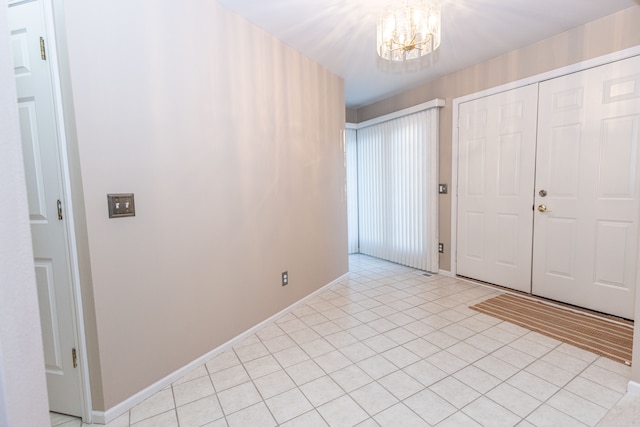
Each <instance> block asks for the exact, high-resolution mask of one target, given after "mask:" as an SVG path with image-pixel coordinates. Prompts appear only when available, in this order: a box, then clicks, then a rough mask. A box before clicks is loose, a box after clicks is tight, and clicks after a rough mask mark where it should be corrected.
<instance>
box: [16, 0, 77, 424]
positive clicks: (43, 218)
mask: <svg viewBox="0 0 640 427" xmlns="http://www.w3.org/2000/svg"><path fill="white" fill-rule="evenodd" d="M43 16H44V15H43V10H42V4H41V2H39V1H32V2H13V3H11V4H10V5H9V28H10V30H11V45H12V49H13V63H14V69H15V77H16V82H17V90H18V111H19V118H20V130H21V133H22V146H23V154H24V163H25V173H26V181H27V195H28V199H29V215H30V220H31V233H32V239H33V252H34V260H35V269H36V282H37V286H38V299H39V304H40V321H41V324H42V340H43V344H44V359H45V369H46V373H47V386H48V392H49V406H50V409H51V410H52V411H55V412H61V413H65V414H70V415H76V416H82V406H83V399H82V388H81V380H80V372H79V371H80V370H79V369H77V368H76V367H75V366H74V358H73V354H72V353H73V352H74V351H75V349H77V345H76V338H75V337H76V332H75V320H74V319H75V309H74V307H75V306H74V295H73V292H72V283H71V274H70V257H69V248H68V241H67V236H68V234H67V229H66V227H67V223H66V221H65V217H66V214H65V205H64V200H63V197H62V195H63V191H62V188H63V187H62V174H61V166H60V153H59V142H58V136H57V126H56V117H55V110H54V103H53V91H52V84H51V74H50V73H51V70H50V69H49V64H48V62H47V61H46V60H43V59H42V57H41V42H40V40H41V37H42V40H43V42H42V43H43V46H45V47H46V44H47V40H46V33H45V25H44V18H43Z"/></svg>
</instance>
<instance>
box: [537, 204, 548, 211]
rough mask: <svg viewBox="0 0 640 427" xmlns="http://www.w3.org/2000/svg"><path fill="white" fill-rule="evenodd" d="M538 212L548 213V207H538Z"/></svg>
mask: <svg viewBox="0 0 640 427" xmlns="http://www.w3.org/2000/svg"><path fill="white" fill-rule="evenodd" d="M538 212H547V207H546V206H545V205H538Z"/></svg>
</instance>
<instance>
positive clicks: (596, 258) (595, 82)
mask: <svg viewBox="0 0 640 427" xmlns="http://www.w3.org/2000/svg"><path fill="white" fill-rule="evenodd" d="M639 139H640V57H636V58H631V59H628V60H624V61H620V62H616V63H613V64H608V65H604V66H601V67H597V68H593V69H590V70H586V71H583V72H580V73H576V74H571V75H567V76H564V77H560V78H556V79H553V80H550V81H547V82H543V83H541V84H540V98H539V126H538V154H537V172H536V188H535V191H536V196H535V197H536V200H535V206H536V211H535V214H534V216H535V227H534V255H533V279H532V280H533V284H532V289H533V293H534V294H536V295H540V296H544V297H547V298H551V299H554V300H558V301H563V302H567V303H570V304H575V305H577V306H580V307H585V308H590V309H593V310H597V311H602V312H605V313H609V314H614V315H617V316H621V317H625V318H628V319H631V318H633V316H634V302H635V296H634V295H635V282H636V259H637V257H636V254H637V250H638V248H637V244H638V217H639V215H640V210H639V201H640V182H639V176H638V172H639V171H640V150H639V148H640V147H639V146H638V142H639V141H638V140H639ZM545 192H546V196H543V194H545ZM542 205H544V208H543V207H542ZM538 207H540V211H539V210H538V209H537V208H538ZM545 208H546V212H541V211H544V210H545Z"/></svg>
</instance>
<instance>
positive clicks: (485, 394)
mask: <svg viewBox="0 0 640 427" xmlns="http://www.w3.org/2000/svg"><path fill="white" fill-rule="evenodd" d="M503 383H504V384H507V385H508V386H511V387H513V388H515V389H516V390H518V391H520V392H521V393H524V394H526V395H527V396H529V397H531V398H532V399H533V400H535V401H536V402H538V403H537V404H536V407H535V408H534V409H533V410H531V411H529V413H527V415H525V416H520V415H518V414H516V415H517V416H518V417H520V419H521V420H525V419H526V418H527V417H528V416H529V415H531V414H532V413H534V412H535V411H537V410H538V408H540V407H541V406H544V405H545V404H546V403H547V400H548V399H547V400H544V401H541V400H540V399H538V398H536V397H534V396H531V395H530V394H529V393H526V392H524V391H523V390H520V389H519V388H518V387H516V386H514V385H511V384H509V383H507V381H506V380H505V381H503ZM501 384H502V383H501ZM501 384H499V385H501ZM499 385H498V386H499ZM498 386H496V387H493V388H492V389H491V390H489V391H487V392H486V393H484V394H483V396H485V397H486V398H487V399H489V400H491V401H492V402H493V403H495V404H497V405H500V406H502V407H503V408H505V409H507V410H509V411H510V412H512V413H513V411H511V410H510V409H508V408H506V407H505V406H504V405H502V404H501V403H499V402H496V401H495V400H494V399H492V398H491V396H488V394H489V393H490V392H491V391H492V390H494V389H496V388H497V387H498Z"/></svg>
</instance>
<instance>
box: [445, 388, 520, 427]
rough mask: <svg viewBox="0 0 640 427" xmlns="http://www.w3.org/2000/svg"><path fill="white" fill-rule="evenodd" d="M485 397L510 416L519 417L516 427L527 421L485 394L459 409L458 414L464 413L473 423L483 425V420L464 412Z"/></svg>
mask: <svg viewBox="0 0 640 427" xmlns="http://www.w3.org/2000/svg"><path fill="white" fill-rule="evenodd" d="M483 397H484V398H485V399H489V400H490V401H491V403H495V404H496V405H498V406H499V407H501V408H502V409H504V410H505V411H507V412H509V413H510V414H513V415H514V416H515V417H517V418H518V421H517V423H516V424H514V425H516V426H517V425H518V424H520V423H522V421H524V420H525V417H521V416H520V415H518V414H516V413H515V412H513V411H512V410H510V409H508V408H505V407H504V406H502V405H501V404H499V403H498V402H496V401H495V400H493V399H491V398H490V397H488V396H485V395H484V394H483V395H482V396H479V397H478V398H476V399H474V400H473V401H472V402H469V403H468V404H466V405H465V406H464V407H462V408H460V409H458V412H462V413H463V414H465V415H466V416H468V417H469V418H471V419H472V420H473V421H475V422H477V423H478V424H480V425H482V421H481V420H479V419H477V418H476V417H474V416H473V415H471V414H470V413H467V412H465V411H464V409H465V408H468V407H469V406H470V405H471V404H472V403H474V402H475V401H477V400H480V399H482V398H483ZM452 415H453V414H452Z"/></svg>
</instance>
